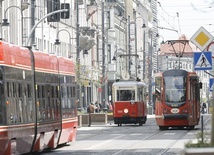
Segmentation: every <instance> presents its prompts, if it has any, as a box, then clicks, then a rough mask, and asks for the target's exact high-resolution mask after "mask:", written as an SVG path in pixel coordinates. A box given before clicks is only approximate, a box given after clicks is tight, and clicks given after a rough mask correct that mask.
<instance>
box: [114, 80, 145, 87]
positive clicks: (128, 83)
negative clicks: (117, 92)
mask: <svg viewBox="0 0 214 155" xmlns="http://www.w3.org/2000/svg"><path fill="white" fill-rule="evenodd" d="M113 86H144V87H147V85H146V84H145V83H143V82H139V81H118V82H114V83H113Z"/></svg>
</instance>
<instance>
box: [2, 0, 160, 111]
mask: <svg viewBox="0 0 214 155" xmlns="http://www.w3.org/2000/svg"><path fill="white" fill-rule="evenodd" d="M53 1H54V2H58V1H60V3H61V4H62V3H68V4H69V7H70V13H69V19H62V18H61V19H60V21H59V22H48V20H47V18H45V16H46V15H47V14H48V13H49V12H48V11H47V7H48V6H47V5H48V3H47V2H50V0H45V1H44V0H36V1H35V0H15V1H8V0H0V11H1V16H0V20H1V21H3V19H4V24H5V23H7V22H9V26H3V24H2V26H1V31H0V36H1V38H2V40H4V41H7V42H9V43H12V44H17V45H20V46H32V47H33V49H34V50H39V51H43V52H46V53H52V54H53V53H54V54H56V55H59V56H63V57H68V58H70V59H73V60H74V62H75V61H76V57H77V47H76V41H77V39H76V38H77V37H76V35H79V48H78V49H79V52H80V53H79V58H80V65H81V69H80V74H81V75H80V77H79V78H80V79H81V92H80V94H79V95H80V101H81V107H86V105H87V104H88V103H90V102H91V101H93V102H95V101H97V100H98V101H100V102H102V104H103V105H105V102H107V101H109V100H111V85H112V83H113V82H114V81H115V80H116V79H122V74H121V73H122V72H123V71H128V72H129V73H130V76H131V78H133V79H136V78H139V79H141V80H143V81H144V82H148V83H150V85H151V82H152V81H148V79H151V78H149V77H152V76H153V67H154V66H155V64H156V61H157V54H156V49H155V48H156V44H157V43H156V37H155V36H156V34H157V24H156V23H157V9H156V7H157V6H156V4H157V1H156V0H84V1H83V0H78V3H79V5H78V7H77V5H76V2H77V1H76V0H53ZM102 4H104V7H102ZM77 9H78V12H77ZM77 15H78V17H79V18H77ZM77 19H78V20H77ZM77 21H78V22H77ZM37 24H38V25H37ZM35 25H37V26H36V28H35V31H32V30H33V29H32V28H33V27H34V26H35ZM142 26H143V27H142ZM77 27H78V28H79V32H76V29H77ZM59 43H60V44H59ZM153 53H154V56H153ZM121 55H126V56H125V57H127V55H133V56H132V57H130V59H129V60H128V61H125V62H124V61H123V62H122V59H124V58H121V60H120V58H119V56H121ZM113 57H116V61H112V58H113ZM152 59H153V60H154V62H153V61H152ZM103 63H104V64H103ZM127 63H128V64H129V66H130V68H128V70H127V68H126V69H124V64H127ZM131 64H132V65H131Z"/></svg>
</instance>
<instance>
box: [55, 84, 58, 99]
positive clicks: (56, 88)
mask: <svg viewBox="0 0 214 155" xmlns="http://www.w3.org/2000/svg"><path fill="white" fill-rule="evenodd" d="M55 90H56V97H57V98H59V92H58V86H56V87H55Z"/></svg>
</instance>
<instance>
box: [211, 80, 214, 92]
mask: <svg viewBox="0 0 214 155" xmlns="http://www.w3.org/2000/svg"><path fill="white" fill-rule="evenodd" d="M213 81H214V78H211V79H210V91H213V84H214V83H213Z"/></svg>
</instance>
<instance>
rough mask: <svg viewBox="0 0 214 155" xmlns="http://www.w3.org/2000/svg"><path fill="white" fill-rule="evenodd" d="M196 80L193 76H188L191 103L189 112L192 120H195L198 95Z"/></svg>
mask: <svg viewBox="0 0 214 155" xmlns="http://www.w3.org/2000/svg"><path fill="white" fill-rule="evenodd" d="M197 89H198V87H197V80H196V79H194V78H190V101H191V102H192V103H190V104H191V106H192V107H191V113H192V119H193V121H197V108H198V107H197V106H198V105H197V98H198V95H199V94H197V92H198V91H197Z"/></svg>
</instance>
